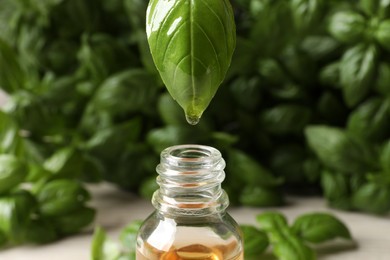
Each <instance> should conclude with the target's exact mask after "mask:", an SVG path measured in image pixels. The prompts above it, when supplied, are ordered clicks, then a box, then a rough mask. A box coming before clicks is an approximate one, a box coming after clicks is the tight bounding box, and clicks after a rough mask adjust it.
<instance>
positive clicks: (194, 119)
mask: <svg viewBox="0 0 390 260" xmlns="http://www.w3.org/2000/svg"><path fill="white" fill-rule="evenodd" d="M186 119H187V122H188V123H189V124H190V125H197V124H198V123H199V120H200V117H198V116H195V115H186Z"/></svg>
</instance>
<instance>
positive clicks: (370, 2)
mask: <svg viewBox="0 0 390 260" xmlns="http://www.w3.org/2000/svg"><path fill="white" fill-rule="evenodd" d="M359 4H360V7H361V9H362V10H363V11H364V12H365V13H366V14H367V15H368V16H378V17H379V18H381V19H383V18H388V17H389V15H390V2H389V1H387V0H360V1H359Z"/></svg>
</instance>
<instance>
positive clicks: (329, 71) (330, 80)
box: [320, 62, 341, 88]
mask: <svg viewBox="0 0 390 260" xmlns="http://www.w3.org/2000/svg"><path fill="white" fill-rule="evenodd" d="M320 82H321V83H322V84H323V85H325V86H329V87H333V88H338V87H339V86H340V84H341V82H340V63H339V62H333V63H330V64H328V65H326V66H324V67H323V68H322V69H321V71H320Z"/></svg>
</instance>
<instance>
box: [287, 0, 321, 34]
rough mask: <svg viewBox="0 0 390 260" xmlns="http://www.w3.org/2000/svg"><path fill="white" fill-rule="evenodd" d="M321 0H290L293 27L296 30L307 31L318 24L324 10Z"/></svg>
mask: <svg viewBox="0 0 390 260" xmlns="http://www.w3.org/2000/svg"><path fill="white" fill-rule="evenodd" d="M325 3H326V2H325V1H323V0H292V1H291V9H292V14H293V19H294V25H295V28H296V29H297V30H298V32H301V33H307V32H308V31H310V30H311V29H312V28H315V27H316V26H318V23H319V22H320V21H321V19H322V17H323V14H324V13H325V11H326V5H325Z"/></svg>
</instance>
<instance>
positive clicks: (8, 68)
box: [0, 38, 26, 93]
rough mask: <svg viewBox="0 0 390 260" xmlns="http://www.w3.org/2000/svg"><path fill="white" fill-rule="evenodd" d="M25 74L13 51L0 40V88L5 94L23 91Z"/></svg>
mask: <svg viewBox="0 0 390 260" xmlns="http://www.w3.org/2000/svg"><path fill="white" fill-rule="evenodd" d="M25 76H26V75H25V73H24V71H23V70H22V67H21V65H20V63H19V61H18V58H17V56H16V53H15V51H14V50H13V49H12V48H11V47H10V46H9V45H8V44H7V43H6V42H5V41H4V40H3V39H1V38H0V87H1V89H2V90H4V91H5V92H7V93H13V92H15V91H17V90H20V89H23V88H24V84H25Z"/></svg>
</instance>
